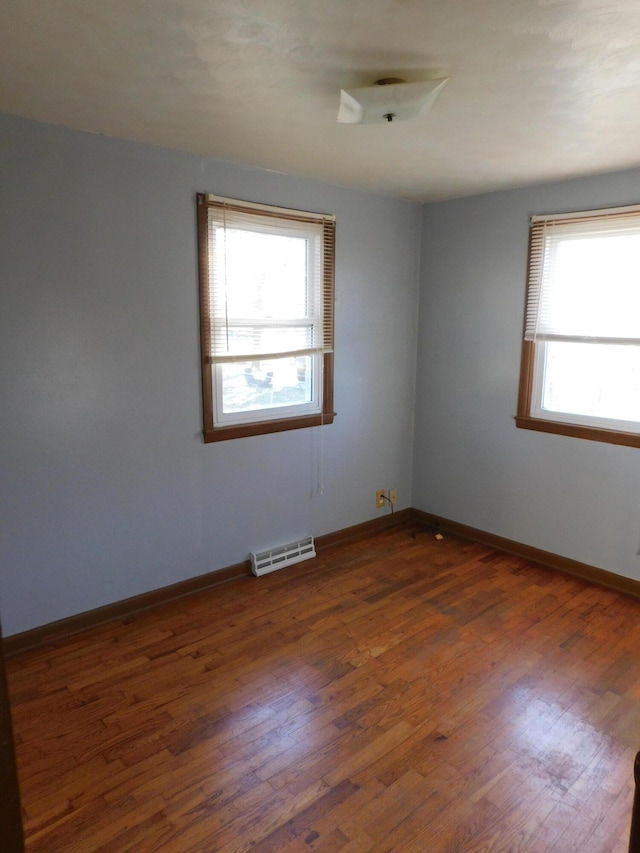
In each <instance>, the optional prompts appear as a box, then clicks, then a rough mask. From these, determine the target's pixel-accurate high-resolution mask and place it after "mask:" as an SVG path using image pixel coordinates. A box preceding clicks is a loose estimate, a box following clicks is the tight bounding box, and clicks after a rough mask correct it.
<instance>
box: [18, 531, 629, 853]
mask: <svg viewBox="0 0 640 853" xmlns="http://www.w3.org/2000/svg"><path fill="white" fill-rule="evenodd" d="M639 648H640V601H636V600H633V599H631V598H627V597H625V596H623V595H620V594H617V593H615V592H611V591H608V590H605V589H602V588H599V587H596V586H591V585H589V584H587V583H586V582H583V581H580V580H577V579H574V578H571V577H569V576H565V575H562V574H559V573H556V572H554V571H552V570H548V569H545V568H541V567H540V566H537V565H535V564H533V563H530V562H527V561H525V560H523V559H521V558H518V557H513V556H509V555H506V554H504V553H501V552H498V551H496V550H494V549H492V548H490V547H487V546H483V545H478V544H473V543H470V542H466V541H463V540H461V539H456V538H455V537H451V536H447V537H446V538H445V539H444V540H442V541H436V540H435V539H434V536H433V532H432V531H430V530H429V529H428V528H425V527H421V526H420V525H416V524H412V523H405V524H402V525H400V526H399V527H396V528H392V529H390V530H387V531H385V532H382V533H379V534H376V535H374V536H371V537H370V538H368V539H366V540H362V541H359V542H352V543H348V544H343V545H339V546H333V547H331V548H327V549H325V550H324V551H322V552H321V553H320V554H319V556H318V557H317V558H316V559H315V560H312V561H310V562H308V563H301V564H299V565H297V566H292V567H290V568H288V569H285V570H283V571H281V572H276V573H275V574H272V575H268V576H266V577H263V578H260V579H257V578H247V579H242V580H238V581H234V582H232V583H229V584H227V585H224V586H220V587H217V588H215V589H212V590H209V591H206V592H202V593H198V594H196V595H193V596H191V597H189V598H184V599H182V600H180V601H177V602H174V603H173V604H170V605H164V606H162V607H160V608H158V609H156V610H154V611H149V612H146V613H143V614H140V615H138V616H136V617H135V618H130V619H127V620H121V621H118V622H114V623H111V624H109V625H104V626H101V627H99V628H96V629H93V630H91V631H88V632H85V633H83V634H81V635H77V636H76V637H73V638H71V639H68V640H65V641H61V642H59V643H57V644H56V645H55V646H51V647H48V648H47V649H45V650H39V651H33V652H27V653H23V654H21V655H19V656H17V657H15V658H13V659H11V660H9V661H8V669H9V678H10V686H11V695H12V700H13V714H14V727H15V734H16V741H17V757H18V765H19V772H20V778H21V785H22V799H23V809H24V812H25V832H26V837H27V849H28V851H29V853H96V851H100V853H107V851H112V852H113V853H120V851H128V850H132V851H133V850H135V851H137V853H144V851H156V850H162V851H176V853H190V852H191V851H194V853H195V851H200V853H214V851H245V850H252V851H259V853H266V851H274V853H276V851H277V853H293V851H307V853H308V851H326V852H327V853H338V851H341V853H368V851H379V853H387V851H402V853H407V851H416V853H417V851H420V853H454V851H464V853H472V851H475V852H476V853H481V851H482V853H487V851H505V853H506V851H528V853H537V851H539V853H549V851H559V853H570V851H580V853H623V851H625V850H626V847H627V843H628V832H629V820H630V814H631V803H632V799H633V778H632V772H633V760H634V756H635V753H636V751H637V749H638V747H639V746H640V703H639V701H638V700H639V698H640V654H639V652H638V649H639Z"/></svg>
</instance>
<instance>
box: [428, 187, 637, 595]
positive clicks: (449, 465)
mask: <svg viewBox="0 0 640 853" xmlns="http://www.w3.org/2000/svg"><path fill="white" fill-rule="evenodd" d="M638 201H640V171H637V170H636V171H628V172H622V173H617V174H614V175H609V176H599V177H595V178H589V179H583V180H577V181H566V182H563V183H555V184H548V185H542V186H538V187H533V188H529V189H522V190H515V191H510V192H503V193H495V194H491V195H485V196H478V197H476V198H469V199H465V200H461V201H454V202H448V203H443V204H436V205H429V206H427V207H425V209H424V219H423V242H422V284H421V302H420V321H419V331H418V340H419V346H418V363H417V401H416V440H415V448H414V505H415V506H416V507H417V508H419V509H422V510H425V511H427V512H432V513H435V514H437V515H441V516H443V517H445V518H449V519H452V520H455V521H458V522H462V523H464V524H468V525H471V526H473V527H476V528H479V529H481V530H484V531H488V532H490V533H495V534H498V535H500V536H505V537H507V538H510V539H515V540H517V541H519V542H523V543H526V544H530V545H534V546H536V547H538V548H542V549H545V550H548V551H552V552H554V553H556V554H560V555H563V556H566V557H571V558H573V559H576V560H580V561H582V562H585V563H588V564H590V565H595V566H598V567H600V568H603V569H607V570H608V571H612V572H616V573H618V574H621V575H625V576H627V577H631V578H636V579H640V557H639V556H638V550H639V545H640V450H638V449H635V448H630V447H616V446H613V445H608V444H601V443H599V442H593V441H585V440H582V439H577V438H568V437H564V436H559V435H550V434H545V433H537V432H530V431H528V430H519V429H516V427H515V425H514V421H513V418H514V415H515V413H516V403H517V394H518V378H519V367H520V342H521V335H522V323H523V313H524V296H525V285H526V262H527V238H528V219H529V216H530V215H531V214H534V213H538V214H543V213H555V212H561V211H570V210H585V209H590V208H598V207H610V206H616V205H621V204H631V203H637V202H638ZM639 322H640V318H639Z"/></svg>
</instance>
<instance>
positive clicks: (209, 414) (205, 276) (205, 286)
mask: <svg viewBox="0 0 640 853" xmlns="http://www.w3.org/2000/svg"><path fill="white" fill-rule="evenodd" d="M196 201H197V234H198V267H199V291H200V352H201V373H202V411H203V436H204V441H205V443H209V442H214V441H227V440H229V439H234V438H244V437H247V436H254V435H266V434H270V433H276V432H284V431H287V430H293V429H304V428H307V427H318V426H325V425H326V424H331V423H333V419H334V417H335V412H334V411H333V387H334V379H333V376H334V353H333V348H331V350H330V351H326V352H323V353H321V355H320V358H321V359H322V386H321V395H322V401H321V408H320V411H319V412H314V413H305V414H301V415H290V416H287V417H283V418H268V419H264V420H255V421H251V422H247V423H240V424H233V425H226V424H225V425H216V424H215V420H214V399H213V378H214V377H213V372H214V369H215V367H214V364H213V363H212V359H211V356H210V352H211V338H210V335H211V332H210V329H211V320H210V285H209V280H210V279H209V269H210V264H209V240H208V207H209V206H210V205H212V204H215V203H219V201H224V202H229V203H231V204H235V205H237V206H238V209H245V210H250V211H252V212H258V213H261V212H264V215H265V216H270V215H278V216H279V217H284V218H290V219H291V220H292V221H298V222H299V221H305V219H304V217H305V214H304V213H303V212H300V211H293V210H287V209H283V208H271V207H267V206H266V205H258V204H254V203H252V202H240V201H236V200H228V199H222V200H219V199H217V197H215V196H213V195H211V194H207V193H198V194H197V197H196ZM308 217H309V221H311V220H312V219H313V220H317V219H318V218H319V217H318V215H317V214H308ZM325 220H326V221H327V222H328V221H330V222H331V223H332V227H327V226H326V225H325V229H324V252H323V280H324V288H323V293H324V317H325V321H326V322H327V323H328V324H329V326H330V328H331V336H332V335H333V331H332V330H333V312H334V277H335V223H333V219H332V218H330V217H325Z"/></svg>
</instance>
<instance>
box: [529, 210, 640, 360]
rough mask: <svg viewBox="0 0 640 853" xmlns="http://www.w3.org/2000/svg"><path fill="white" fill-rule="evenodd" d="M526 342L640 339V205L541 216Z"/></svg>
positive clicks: (536, 225) (535, 222) (534, 240)
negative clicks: (593, 211)
mask: <svg viewBox="0 0 640 853" xmlns="http://www.w3.org/2000/svg"><path fill="white" fill-rule="evenodd" d="M530 239H531V246H530V255H529V289H528V298H527V306H526V321H525V340H528V341H574V342H575V341H585V342H589V341H590V342H594V343H611V344H638V343H640V207H637V206H635V207H628V208H616V209H613V210H605V211H598V212H597V213H589V212H586V213H576V214H567V215H560V216H543V217H533V218H532V221H531V237H530Z"/></svg>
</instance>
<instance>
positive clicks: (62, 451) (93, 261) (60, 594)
mask: <svg viewBox="0 0 640 853" xmlns="http://www.w3.org/2000/svg"><path fill="white" fill-rule="evenodd" d="M0 170H1V171H0V241H1V242H0V281H1V288H0V354H1V362H0V363H1V365H2V366H1V368H0V394H1V397H0V398H1V400H2V415H3V417H2V443H1V448H0V463H1V471H0V474H1V480H0V501H1V506H0V511H1V523H2V539H1V554H0V559H1V570H0V610H1V612H2V620H3V624H4V628H5V634H7V635H8V634H12V633H16V632H19V631H23V630H26V629H29V628H32V627H35V626H38V625H41V624H45V623H48V622H51V621H53V620H56V619H60V618H63V617H66V616H69V615H72V614H76V613H79V612H82V611H85V610H88V609H91V608H94V607H98V606H101V605H104V604H108V603H110V602H113V601H117V600H120V599H123V598H126V597H128V596H131V595H136V594H138V593H142V592H145V591H148V590H151V589H156V588H158V587H161V586H164V585H166V584H170V583H174V582H176V581H180V580H182V579H185V578H189V577H192V576H196V575H199V574H202V573H205V572H208V571H211V570H214V569H219V568H223V567H225V566H228V565H230V564H233V563H236V562H238V561H241V560H244V559H245V558H246V557H247V556H248V553H249V551H251V550H254V549H260V548H265V547H268V546H270V545H274V544H278V543H280V542H282V541H287V540H289V539H291V538H294V537H296V536H300V535H304V534H308V533H313V534H314V535H320V534H323V533H327V532H330V531H333V530H338V529H341V528H344V527H347V526H350V525H353V524H357V523H359V522H362V521H365V520H367V519H370V518H373V517H376V515H381V514H382V511H380V510H376V509H375V506H374V498H375V491H376V489H379V488H390V487H392V486H397V488H398V491H399V507H403V506H410V505H411V503H412V493H411V490H412V482H411V461H412V460H411V448H412V442H413V409H414V380H415V363H416V359H415V348H416V326H417V304H418V285H419V259H420V221H421V209H420V207H419V206H418V205H412V204H408V203H404V202H398V201H393V200H389V199H384V198H380V197H377V196H375V195H370V194H364V193H358V192H354V191H350V190H346V189H342V188H339V187H334V186H327V185H324V184H321V183H318V182H314V181H310V180H304V179H299V178H294V177H291V176H287V175H282V174H276V173H273V172H266V171H261V170H257V169H250V168H245V167H240V166H235V165H232V164H229V163H224V162H220V161H216V160H213V159H204V158H199V157H196V156H191V155H186V154H180V153H175V152H170V151H165V150H160V149H154V148H149V147H145V146H140V145H135V144H129V143H123V142H118V141H115V140H112V139H108V138H105V137H100V136H93V135H88V134H83V133H77V132H73V131H68V130H65V129H63V128H58V127H54V126H51V125H43V124H38V123H35V122H29V121H24V120H21V119H18V118H15V117H10V116H3V117H0ZM197 191H212V192H217V193H220V194H222V195H228V196H234V197H238V198H246V199H251V200H255V201H261V202H266V203H270V204H275V205H282V206H289V207H297V208H302V209H309V210H316V211H322V212H330V213H335V214H336V216H337V273H336V323H337V329H336V375H335V407H336V411H337V414H338V416H337V418H336V420H335V423H334V424H333V425H331V426H327V427H325V428H324V429H322V430H320V429H306V430H298V431H295V432H290V433H282V434H278V435H269V436H259V437H255V438H245V439H240V440H235V441H229V442H221V443H218V444H212V445H206V446H205V445H204V444H203V442H202V439H201V409H200V374H199V339H198V307H197V305H198V303H197V300H198V288H197V268H196V244H195V193H196V192H197ZM319 470H321V471H322V479H323V481H324V492H323V493H322V494H318V492H317V489H316V486H317V482H318V471H319ZM385 512H386V510H385ZM256 583H257V582H256ZM212 618H215V614H212Z"/></svg>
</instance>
